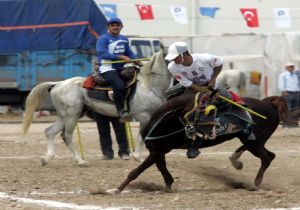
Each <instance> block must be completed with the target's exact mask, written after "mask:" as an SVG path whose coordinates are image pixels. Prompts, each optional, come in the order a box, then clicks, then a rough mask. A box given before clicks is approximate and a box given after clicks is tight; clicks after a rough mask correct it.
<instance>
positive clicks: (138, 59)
mask: <svg viewBox="0 0 300 210" xmlns="http://www.w3.org/2000/svg"><path fill="white" fill-rule="evenodd" d="M148 60H150V58H137V59H132V60H131V61H132V62H135V61H148ZM114 63H125V61H123V60H118V61H108V62H103V63H102V64H114Z"/></svg>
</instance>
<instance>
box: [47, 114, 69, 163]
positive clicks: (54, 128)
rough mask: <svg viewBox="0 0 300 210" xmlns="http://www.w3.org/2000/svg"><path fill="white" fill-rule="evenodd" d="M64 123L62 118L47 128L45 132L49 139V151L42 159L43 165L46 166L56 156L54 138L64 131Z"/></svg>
mask: <svg viewBox="0 0 300 210" xmlns="http://www.w3.org/2000/svg"><path fill="white" fill-rule="evenodd" d="M63 127H64V124H63V122H62V120H61V119H60V118H58V119H57V120H56V122H55V123H54V124H52V125H51V126H50V127H48V128H46V129H45V131H44V133H45V136H46V140H47V153H46V154H45V156H44V157H43V158H42V159H41V164H42V166H45V165H47V164H48V163H49V161H50V160H52V159H53V158H54V157H55V145H54V138H55V136H56V135H57V134H58V133H59V132H60V131H62V129H63Z"/></svg>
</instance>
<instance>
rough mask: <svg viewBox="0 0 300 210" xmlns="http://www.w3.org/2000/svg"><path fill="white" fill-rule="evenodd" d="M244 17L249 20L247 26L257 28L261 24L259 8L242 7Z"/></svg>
mask: <svg viewBox="0 0 300 210" xmlns="http://www.w3.org/2000/svg"><path fill="white" fill-rule="evenodd" d="M240 11H241V13H242V15H243V16H244V19H245V20H246V22H247V26H248V27H250V28H255V27H258V26H259V23H258V16H257V10H256V9H253V8H241V9H240Z"/></svg>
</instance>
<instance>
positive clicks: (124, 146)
mask: <svg viewBox="0 0 300 210" xmlns="http://www.w3.org/2000/svg"><path fill="white" fill-rule="evenodd" d="M93 119H94V120H96V122H97V127H98V132H99V135H100V146H101V150H102V154H103V157H102V159H103V160H112V159H113V158H114V150H113V148H112V138H111V133H110V122H111V124H112V126H113V128H114V131H115V134H116V141H117V143H118V146H119V152H118V155H119V157H120V158H121V159H123V160H129V149H128V143H127V138H126V130H125V123H121V122H119V119H118V118H117V117H109V116H105V115H102V114H99V113H97V112H94V113H93Z"/></svg>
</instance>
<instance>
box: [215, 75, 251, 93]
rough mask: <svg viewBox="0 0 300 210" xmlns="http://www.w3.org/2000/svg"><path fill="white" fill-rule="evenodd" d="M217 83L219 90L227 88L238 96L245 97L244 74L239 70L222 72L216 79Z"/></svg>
mask: <svg viewBox="0 0 300 210" xmlns="http://www.w3.org/2000/svg"><path fill="white" fill-rule="evenodd" d="M217 83H218V85H219V87H221V88H228V87H229V90H231V91H233V92H235V93H237V94H238V95H239V96H245V94H246V93H245V91H246V89H245V88H246V74H245V72H243V71H241V70H239V69H228V70H222V71H221V72H220V74H219V75H218V77H217Z"/></svg>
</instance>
